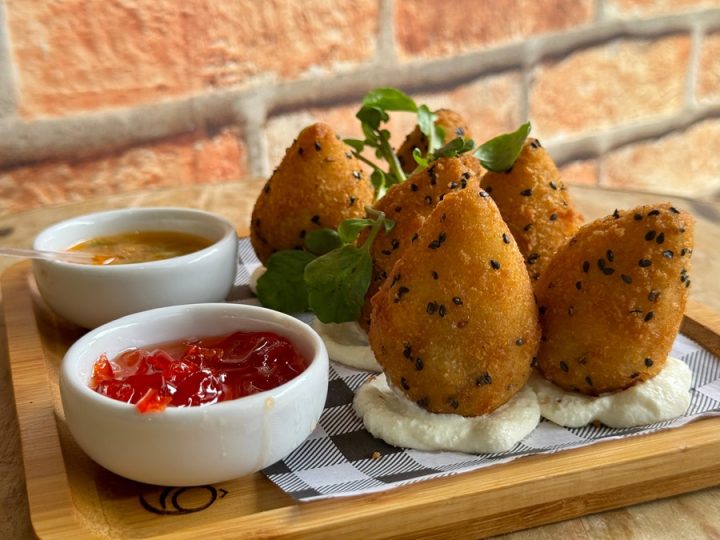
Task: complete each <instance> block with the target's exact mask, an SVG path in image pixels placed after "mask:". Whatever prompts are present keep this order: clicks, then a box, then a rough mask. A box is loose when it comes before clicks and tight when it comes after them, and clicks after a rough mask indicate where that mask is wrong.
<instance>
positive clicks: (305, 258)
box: [257, 250, 315, 313]
mask: <svg viewBox="0 0 720 540" xmlns="http://www.w3.org/2000/svg"><path fill="white" fill-rule="evenodd" d="M314 259H315V255H313V254H312V253H308V252H307V251H300V250H284V251H278V252H277V253H273V255H272V256H271V257H270V258H269V259H268V262H267V270H266V272H265V273H264V274H263V275H262V276H260V278H259V279H258V282H257V296H258V299H259V300H260V302H261V303H262V305H263V306H265V307H269V308H271V309H274V310H277V311H282V312H283V313H301V312H303V311H307V309H308V293H307V289H306V287H305V277H304V272H305V266H306V265H307V264H308V263H309V262H310V261H312V260H314Z"/></svg>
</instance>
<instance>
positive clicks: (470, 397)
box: [369, 187, 540, 416]
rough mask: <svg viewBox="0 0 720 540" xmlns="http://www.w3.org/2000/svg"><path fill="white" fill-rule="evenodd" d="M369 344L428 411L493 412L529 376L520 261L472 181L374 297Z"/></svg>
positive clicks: (525, 284)
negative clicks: (472, 185) (471, 184)
mask: <svg viewBox="0 0 720 540" xmlns="http://www.w3.org/2000/svg"><path fill="white" fill-rule="evenodd" d="M372 305H373V311H372V324H371V326H370V332H369V341H370V346H371V347H372V350H373V352H374V354H375V357H376V358H377V360H378V362H379V363H380V365H381V366H382V367H383V370H384V372H385V374H386V376H387V378H388V380H389V381H390V383H391V384H392V385H393V386H395V387H396V388H397V389H399V390H400V391H402V392H403V393H404V394H405V396H406V397H407V398H408V399H410V400H412V401H414V402H416V403H417V404H418V405H420V406H421V407H423V408H424V409H426V410H428V411H430V412H434V413H455V414H460V415H463V416H478V415H483V414H486V413H489V412H492V411H494V410H495V409H497V408H498V407H499V406H500V405H502V404H503V403H505V402H506V401H507V400H509V399H510V398H511V397H512V396H513V395H514V394H515V393H516V392H517V391H518V390H520V388H521V387H522V386H523V385H524V384H525V382H526V381H527V379H528V377H529V375H530V371H531V364H532V362H533V359H534V357H535V355H536V351H537V346H538V341H539V338H540V329H539V325H538V315H537V306H536V305H535V302H534V299H533V291H532V286H531V284H530V278H529V276H528V274H527V271H526V270H525V265H524V264H523V258H522V255H521V254H520V251H519V250H518V248H517V245H516V243H515V241H514V240H513V238H512V235H511V234H510V231H509V230H508V228H507V226H506V225H505V223H504V222H503V221H502V218H501V217H500V213H499V212H498V209H497V207H496V206H495V203H493V201H492V199H491V198H490V197H489V196H488V194H487V193H485V192H484V191H482V190H480V189H478V188H477V187H472V188H468V189H465V190H459V191H457V192H454V193H451V194H448V195H447V196H446V197H445V198H444V200H443V201H442V202H440V203H439V204H438V205H437V207H436V208H435V209H434V210H433V212H432V214H431V215H430V216H429V217H428V218H427V220H426V221H425V223H424V225H423V226H422V227H421V228H420V230H419V233H418V238H417V240H416V241H415V242H413V243H412V244H411V245H410V247H408V248H407V249H406V250H405V252H404V254H403V255H402V257H401V258H400V260H398V262H397V263H396V264H395V266H394V267H393V269H392V271H391V274H390V275H389V276H388V279H386V280H385V282H384V283H383V285H382V286H381V288H380V290H379V292H378V293H377V294H376V295H375V296H374V297H373V299H372Z"/></svg>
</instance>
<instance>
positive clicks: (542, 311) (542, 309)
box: [538, 306, 547, 315]
mask: <svg viewBox="0 0 720 540" xmlns="http://www.w3.org/2000/svg"><path fill="white" fill-rule="evenodd" d="M538 311H539V313H540V315H545V312H546V311H547V306H540V308H539V309H538Z"/></svg>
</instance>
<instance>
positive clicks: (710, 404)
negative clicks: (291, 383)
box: [234, 239, 720, 501]
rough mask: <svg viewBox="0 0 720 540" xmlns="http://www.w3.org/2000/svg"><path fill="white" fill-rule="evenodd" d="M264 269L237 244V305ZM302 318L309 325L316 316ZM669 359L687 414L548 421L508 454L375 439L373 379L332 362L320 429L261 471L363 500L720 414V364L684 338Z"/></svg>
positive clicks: (315, 490)
mask: <svg viewBox="0 0 720 540" xmlns="http://www.w3.org/2000/svg"><path fill="white" fill-rule="evenodd" d="M259 265H260V262H259V261H258V260H257V258H256V257H255V253H254V252H253V249H252V246H251V245H250V242H249V241H248V240H247V239H242V240H240V265H239V268H238V274H237V278H236V288H235V290H236V294H235V295H234V299H235V300H242V299H243V298H250V296H251V293H250V290H249V288H247V283H248V279H249V277H250V275H251V274H252V272H253V271H254V270H255V269H256V268H257V267H258V266H259ZM300 318H301V319H302V320H304V321H305V322H309V321H310V320H311V319H312V315H308V314H303V315H302V316H301V317H300ZM671 355H672V356H674V357H675V358H679V359H681V360H683V361H684V362H685V363H686V364H687V365H688V366H689V367H690V369H691V370H692V372H693V381H692V387H691V390H690V392H691V396H692V397H691V400H690V406H689V407H688V410H687V412H686V413H685V414H684V415H683V416H680V417H678V418H675V419H673V420H668V421H665V422H659V423H657V424H653V425H649V426H642V427H635V428H608V427H605V426H600V427H594V426H586V427H582V428H564V427H561V426H558V425H556V424H554V423H552V422H549V421H547V420H544V419H543V420H542V421H541V422H540V424H539V425H538V426H537V428H535V430H534V431H533V432H532V433H530V434H529V435H528V436H526V437H525V438H524V439H523V440H522V441H521V442H519V443H518V444H516V445H515V446H514V447H513V448H512V449H510V450H509V451H507V452H500V453H496V454H479V455H474V454H464V453H460V452H425V451H419V450H408V449H403V448H396V447H394V446H390V445H389V444H387V443H385V442H384V441H382V440H380V439H376V438H375V437H373V436H372V435H371V434H370V433H368V432H367V431H366V430H365V428H364V426H363V423H362V420H361V419H360V418H358V417H357V416H356V415H355V412H354V411H353V408H352V401H353V396H354V395H355V390H357V389H358V388H359V387H360V386H361V385H362V384H363V383H364V382H365V381H366V380H367V378H368V377H369V376H370V375H371V374H370V373H367V372H364V371H357V370H354V369H351V368H348V367H345V366H343V365H341V364H337V363H334V362H331V365H330V382H329V388H328V396H327V401H326V403H325V410H324V411H323V413H322V415H321V417H320V423H319V425H318V426H317V428H316V429H315V431H314V432H313V433H312V434H311V435H310V436H309V437H308V438H307V439H306V440H305V441H304V442H303V443H302V444H301V445H300V446H299V447H298V448H297V449H296V450H295V451H294V452H293V453H291V454H290V455H289V456H288V457H286V458H285V459H284V460H282V461H279V462H277V463H275V464H274V465H271V466H270V467H268V468H266V469H265V470H264V471H263V472H264V473H265V475H266V476H267V477H268V478H269V479H270V480H272V481H273V482H274V483H275V484H277V485H278V486H279V487H280V488H281V489H282V490H283V491H285V492H286V493H288V494H289V495H291V496H292V497H294V498H295V499H298V500H302V501H309V500H315V499H322V498H328V497H339V496H349V495H359V494H362V493H371V492H376V491H383V490H386V489H390V488H393V487H397V486H402V485H406V484H411V483H414V482H419V481H421V480H427V479H430V478H439V477H442V476H450V475H453V474H457V473H461V472H465V471H472V470H475V469H480V468H482V467H488V466H490V465H495V464H498V463H507V462H508V461H512V460H514V459H517V458H519V457H522V456H529V455H532V454H551V453H554V452H558V451H560V450H565V449H569V448H578V447H581V446H587V445H590V444H593V443H596V442H600V441H606V440H611V439H618V438H621V437H630V436H635V435H643V434H646V433H653V432H655V431H659V430H662V429H668V428H673V427H678V426H681V425H683V424H686V423H688V422H691V421H692V420H695V419H697V418H701V417H704V416H714V415H720V359H718V358H717V357H716V356H714V355H712V354H711V353H710V352H708V351H706V350H705V349H703V348H702V347H701V346H700V345H698V344H697V343H695V342H694V341H692V340H690V339H688V338H687V337H685V336H683V335H679V336H678V337H677V339H676V340H675V343H674V344H673V348H672V352H671Z"/></svg>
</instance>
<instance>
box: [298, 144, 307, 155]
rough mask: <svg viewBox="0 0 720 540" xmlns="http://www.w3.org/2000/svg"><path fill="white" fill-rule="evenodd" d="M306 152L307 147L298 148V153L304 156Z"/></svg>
mask: <svg viewBox="0 0 720 540" xmlns="http://www.w3.org/2000/svg"><path fill="white" fill-rule="evenodd" d="M304 153H305V149H304V148H303V147H302V146H301V147H300V148H298V154H300V155H301V156H302V155H303V154H304Z"/></svg>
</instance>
